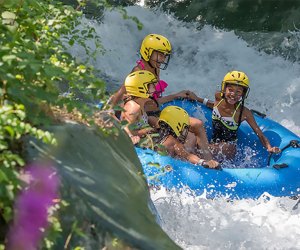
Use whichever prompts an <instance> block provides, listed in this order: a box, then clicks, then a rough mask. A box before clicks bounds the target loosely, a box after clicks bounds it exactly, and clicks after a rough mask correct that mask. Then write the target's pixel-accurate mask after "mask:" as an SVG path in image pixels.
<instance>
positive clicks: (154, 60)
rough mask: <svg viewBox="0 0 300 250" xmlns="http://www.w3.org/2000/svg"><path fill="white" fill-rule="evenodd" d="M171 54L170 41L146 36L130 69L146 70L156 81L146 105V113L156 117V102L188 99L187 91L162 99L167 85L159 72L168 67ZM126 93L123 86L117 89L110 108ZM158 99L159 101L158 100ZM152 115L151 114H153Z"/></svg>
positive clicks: (161, 37)
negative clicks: (135, 63)
mask: <svg viewBox="0 0 300 250" xmlns="http://www.w3.org/2000/svg"><path fill="white" fill-rule="evenodd" d="M171 52H172V46H171V43H170V41H169V40H168V39H167V38H166V37H164V36H162V35H159V34H149V35H147V36H146V37H145V38H144V39H143V41H142V43H141V47H140V55H141V58H140V60H138V61H137V65H136V66H135V67H134V68H133V69H132V71H131V72H134V71H138V70H148V71H150V72H151V73H153V74H154V75H155V76H156V78H157V79H158V81H157V84H156V85H155V92H154V94H153V97H152V98H153V101H152V102H149V103H148V105H147V111H149V112H153V113H155V112H156V113H155V114H156V116H158V115H159V113H158V111H159V108H158V102H159V103H160V104H162V103H165V102H168V101H172V100H173V99H175V98H177V97H182V98H185V97H188V94H189V93H190V92H189V91H187V90H183V91H180V92H178V93H176V94H172V95H168V96H165V97H162V93H163V92H164V91H165V89H166V87H167V86H168V84H167V83H166V82H165V81H163V80H161V79H160V77H159V76H160V70H161V69H162V70H165V69H166V68H167V67H168V64H169V60H170V56H171ZM125 93H126V89H125V86H124V84H123V85H122V86H121V87H120V88H119V90H118V91H117V92H116V93H115V94H114V95H112V96H111V98H110V101H109V102H110V104H111V105H112V106H115V105H117V104H118V103H119V102H120V101H121V100H122V98H123V95H124V94H125ZM158 99H159V100H158ZM153 113H152V114H153Z"/></svg>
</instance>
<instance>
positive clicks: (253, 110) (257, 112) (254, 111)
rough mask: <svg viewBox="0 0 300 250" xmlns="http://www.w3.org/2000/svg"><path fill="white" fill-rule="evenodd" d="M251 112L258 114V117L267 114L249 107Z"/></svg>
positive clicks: (263, 116)
mask: <svg viewBox="0 0 300 250" xmlns="http://www.w3.org/2000/svg"><path fill="white" fill-rule="evenodd" d="M251 112H252V113H254V114H256V115H258V116H260V117H262V118H265V117H266V116H267V115H266V114H264V113H261V112H259V111H257V110H255V109H251Z"/></svg>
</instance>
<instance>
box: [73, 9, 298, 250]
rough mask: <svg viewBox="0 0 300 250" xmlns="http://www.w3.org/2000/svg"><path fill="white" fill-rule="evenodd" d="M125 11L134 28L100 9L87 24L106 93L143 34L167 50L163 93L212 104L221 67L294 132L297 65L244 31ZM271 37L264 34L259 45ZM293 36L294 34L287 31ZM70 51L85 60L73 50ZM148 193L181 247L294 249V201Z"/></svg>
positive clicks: (251, 101) (255, 103)
mask: <svg viewBox="0 0 300 250" xmlns="http://www.w3.org/2000/svg"><path fill="white" fill-rule="evenodd" d="M126 10H127V12H128V14H129V15H134V16H136V17H137V18H138V19H139V21H141V22H142V23H143V29H142V30H138V29H137V25H136V23H135V22H134V21H133V20H131V19H126V20H124V19H123V18H122V16H121V14H120V13H119V12H117V11H107V12H105V14H104V16H103V19H102V22H101V23H100V24H98V23H93V22H91V23H90V25H93V26H94V27H95V29H96V31H97V33H98V34H99V35H100V36H101V39H102V43H103V46H104V48H105V53H104V54H103V55H100V54H99V56H98V57H97V60H96V61H93V62H92V63H93V65H94V66H95V67H96V68H97V69H100V70H101V74H102V76H104V77H106V79H108V82H109V85H108V90H109V91H114V90H116V89H117V87H118V86H119V85H120V84H121V83H122V82H123V80H124V78H125V77H126V75H127V74H128V73H129V72H130V71H131V69H132V68H133V66H134V65H135V61H136V60H137V59H138V58H139V56H138V54H137V53H138V50H139V46H140V43H141V41H142V39H143V38H144V37H145V35H147V34H149V33H158V34H163V35H165V36H166V37H168V38H169V39H170V41H171V43H172V46H173V55H172V58H171V60H170V64H169V67H168V69H167V70H166V71H163V72H162V73H161V78H162V79H164V80H165V81H167V82H168V83H169V90H168V91H169V93H171V92H176V91H180V90H183V89H189V90H192V91H194V92H195V93H196V94H197V95H199V96H200V97H208V98H211V99H212V98H213V96H214V92H215V91H216V90H217V89H219V88H220V83H221V81H222V79H223V77H224V75H225V74H226V73H227V72H228V71H229V70H233V69H236V70H241V71H244V72H245V73H246V74H247V75H248V76H249V78H250V87H251V91H250V94H249V97H248V99H247V102H246V105H247V106H248V107H250V108H254V109H256V110H259V111H261V112H264V113H266V114H267V115H268V116H269V117H270V118H271V119H274V120H275V121H277V122H279V123H281V124H282V125H283V126H285V127H287V128H288V129H290V130H291V131H293V132H294V133H296V134H297V135H300V116H299V110H300V64H299V62H294V60H291V61H289V60H286V59H285V58H284V57H281V56H280V55H276V53H275V54H269V53H268V54H267V53H265V52H263V51H261V50H258V49H257V48H258V47H260V48H261V47H262V46H261V43H262V41H261V39H258V40H257V43H255V39H254V36H253V35H252V36H251V39H250V38H249V39H248V40H247V35H248V36H250V35H249V34H250V33H247V34H244V36H243V38H244V39H245V40H243V39H242V38H241V36H239V35H237V33H236V32H235V31H234V30H231V31H224V30H220V29H217V28H214V27H212V26H210V25H204V26H203V27H202V28H201V29H199V26H198V25H197V24H196V23H184V22H181V21H178V20H177V19H176V18H174V17H173V16H172V15H170V14H166V13H163V12H161V11H159V10H156V11H153V10H151V9H146V8H142V7H139V6H133V7H128V8H126ZM85 22H88V21H86V20H85ZM272 35H273V34H272V33H270V34H269V36H268V33H265V39H264V42H263V43H264V46H266V45H267V42H266V41H267V40H268V38H269V39H271V37H272ZM295 37H299V32H298V33H297V32H296V31H295ZM295 41H296V42H297V40H295ZM87 42H88V41H87ZM91 46H92V42H91ZM277 47H280V45H279V44H277ZM293 48H294V47H293ZM297 53H299V51H297ZM74 54H75V55H76V56H78V57H84V56H85V55H84V52H83V51H81V50H80V49H79V48H77V47H76V48H75V50H74ZM151 195H152V199H153V201H154V204H155V205H156V207H157V210H158V212H159V215H160V217H161V220H162V227H163V229H164V230H165V231H166V232H167V233H168V235H169V236H170V237H171V238H172V239H173V240H174V241H175V242H176V243H177V244H179V245H180V246H181V247H182V248H184V249H300V240H299V239H300V226H299V225H300V205H299V206H297V205H296V203H297V200H292V199H290V198H287V197H285V198H278V197H270V196H268V194H266V195H264V196H262V197H261V198H260V199H259V200H250V199H249V200H238V201H228V200H226V199H225V198H224V199H217V200H207V199H205V198H203V197H194V196H192V195H190V194H188V193H187V192H182V193H180V194H179V193H176V192H165V191H164V190H159V191H152V193H151ZM120 209H121V208H120ZM123 212H126V211H123Z"/></svg>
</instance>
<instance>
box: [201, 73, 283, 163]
mask: <svg viewBox="0 0 300 250" xmlns="http://www.w3.org/2000/svg"><path fill="white" fill-rule="evenodd" d="M249 91H250V88H249V78H248V77H247V75H246V74H245V73H244V72H241V71H231V72H228V73H227V74H226V75H225V77H224V79H223V81H222V87H221V92H216V94H215V101H214V102H210V101H208V100H207V99H202V100H203V103H204V104H205V105H207V106H208V107H210V108H212V109H213V111H212V129H213V135H212V144H211V148H212V149H213V151H214V154H218V153H222V154H223V155H224V156H226V157H227V158H228V159H231V158H233V157H234V156H235V154H236V142H237V131H238V128H239V126H240V124H241V123H242V122H243V121H246V122H247V123H248V124H249V125H250V127H251V128H252V129H253V131H254V132H255V133H256V135H257V136H258V138H259V139H260V141H261V143H262V145H263V146H264V147H265V148H266V149H267V150H268V152H271V153H279V152H280V149H279V148H278V147H272V146H271V144H270V142H269V140H268V139H267V137H266V136H265V135H264V134H263V132H262V131H261V129H260V128H259V127H258V125H257V123H256V121H255V119H254V116H253V114H252V112H251V111H250V110H249V109H248V108H246V107H245V106H244V101H245V99H246V98H247V96H248V94H249Z"/></svg>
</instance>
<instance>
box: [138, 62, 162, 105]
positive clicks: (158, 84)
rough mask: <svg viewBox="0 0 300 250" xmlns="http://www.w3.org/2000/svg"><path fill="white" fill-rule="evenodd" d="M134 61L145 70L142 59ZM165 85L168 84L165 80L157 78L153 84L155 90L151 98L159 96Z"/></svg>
mask: <svg viewBox="0 0 300 250" xmlns="http://www.w3.org/2000/svg"><path fill="white" fill-rule="evenodd" d="M136 63H137V64H138V65H140V66H141V68H142V70H145V65H144V63H143V61H142V60H138V61H137V62H136ZM167 87H168V84H167V83H166V82H165V81H163V80H159V81H158V83H157V84H156V85H155V92H154V93H153V98H154V99H155V100H157V99H158V98H160V97H161V96H162V93H163V92H164V91H165V89H166V88H167Z"/></svg>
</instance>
